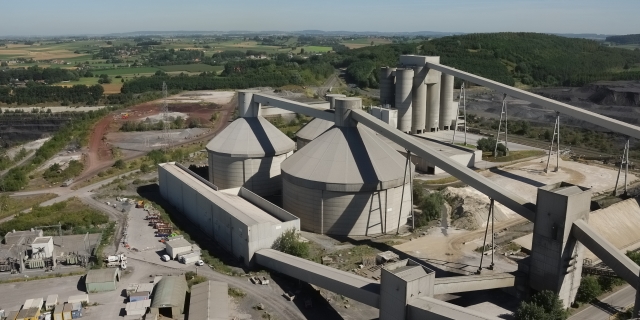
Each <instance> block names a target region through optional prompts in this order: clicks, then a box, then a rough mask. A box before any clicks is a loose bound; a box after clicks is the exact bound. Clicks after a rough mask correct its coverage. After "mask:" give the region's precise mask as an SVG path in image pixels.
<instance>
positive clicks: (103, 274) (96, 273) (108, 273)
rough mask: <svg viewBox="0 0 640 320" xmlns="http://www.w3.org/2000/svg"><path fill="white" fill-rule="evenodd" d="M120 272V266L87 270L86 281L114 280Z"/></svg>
mask: <svg viewBox="0 0 640 320" xmlns="http://www.w3.org/2000/svg"><path fill="white" fill-rule="evenodd" d="M117 272H118V268H113V269H95V270H89V272H87V278H86V279H85V282H86V283H102V282H113V281H114V279H115V276H116V273H117Z"/></svg>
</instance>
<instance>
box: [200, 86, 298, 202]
mask: <svg viewBox="0 0 640 320" xmlns="http://www.w3.org/2000/svg"><path fill="white" fill-rule="evenodd" d="M254 93H255V91H250V90H244V91H239V92H238V114H239V116H240V118H238V119H236V120H235V121H233V122H232V123H231V124H230V125H229V126H228V127H226V128H225V129H224V130H222V132H220V133H219V134H218V135H217V136H215V137H214V138H213V139H211V141H210V142H209V143H208V144H207V146H206V149H207V153H208V156H209V180H210V181H211V182H212V183H213V184H215V185H216V186H218V187H219V188H220V189H229V188H237V187H245V188H247V189H249V190H251V191H252V192H254V193H256V194H258V195H260V196H269V195H273V194H277V193H279V192H280V191H281V190H282V180H281V178H280V164H281V163H282V161H284V160H285V159H286V158H287V157H289V156H290V155H291V154H293V149H294V147H295V144H294V142H293V141H292V140H291V139H289V137H287V136H286V135H285V134H284V133H282V132H281V131H280V130H278V128H276V127H275V126H273V125H272V124H271V123H270V122H269V121H267V120H266V119H264V118H263V117H261V116H260V105H259V104H257V103H253V102H252V97H253V94H254Z"/></svg>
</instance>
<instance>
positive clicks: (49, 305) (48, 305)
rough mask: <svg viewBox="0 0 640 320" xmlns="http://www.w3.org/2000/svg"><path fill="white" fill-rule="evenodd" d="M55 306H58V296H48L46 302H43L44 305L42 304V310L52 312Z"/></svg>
mask: <svg viewBox="0 0 640 320" xmlns="http://www.w3.org/2000/svg"><path fill="white" fill-rule="evenodd" d="M56 304H58V295H57V294H50V295H49V296H47V302H45V304H44V309H45V310H53V308H54V307H55V306H56Z"/></svg>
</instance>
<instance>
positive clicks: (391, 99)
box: [380, 67, 396, 107]
mask: <svg viewBox="0 0 640 320" xmlns="http://www.w3.org/2000/svg"><path fill="white" fill-rule="evenodd" d="M394 71H396V68H390V67H382V68H380V103H381V104H382V105H383V106H384V105H387V104H388V105H391V107H393V106H394V105H395V103H396V101H395V95H396V90H395V83H396V77H395V76H394V75H393V72H394Z"/></svg>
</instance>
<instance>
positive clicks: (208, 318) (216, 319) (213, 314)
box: [189, 281, 229, 320]
mask: <svg viewBox="0 0 640 320" xmlns="http://www.w3.org/2000/svg"><path fill="white" fill-rule="evenodd" d="M228 290H229V286H228V285H227V283H226V282H219V281H206V282H203V283H199V284H197V285H195V286H193V287H191V300H190V302H189V319H200V320H227V319H229V295H228Z"/></svg>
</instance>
